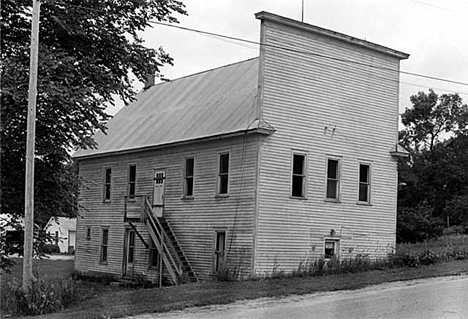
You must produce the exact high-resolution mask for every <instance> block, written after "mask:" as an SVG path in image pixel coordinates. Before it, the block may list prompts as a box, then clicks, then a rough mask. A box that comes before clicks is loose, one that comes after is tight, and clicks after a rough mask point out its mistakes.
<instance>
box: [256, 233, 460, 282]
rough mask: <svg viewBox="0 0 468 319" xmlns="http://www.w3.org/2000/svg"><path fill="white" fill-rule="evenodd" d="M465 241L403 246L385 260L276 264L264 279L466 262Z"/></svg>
mask: <svg viewBox="0 0 468 319" xmlns="http://www.w3.org/2000/svg"><path fill="white" fill-rule="evenodd" d="M467 244H468V241H467V240H466V238H453V237H451V238H442V239H439V240H431V241H427V242H425V243H418V244H403V245H400V247H398V249H397V251H396V252H392V253H389V254H387V255H386V256H385V257H378V258H371V257H370V256H369V254H357V255H355V256H353V257H349V258H337V257H332V258H329V259H325V258H324V257H323V256H322V257H320V258H316V259H309V260H303V261H301V262H300V263H299V265H298V266H297V268H296V269H293V270H292V271H291V272H285V271H284V270H280V269H279V265H277V264H276V263H275V265H274V267H273V270H272V271H271V272H270V274H269V275H266V276H264V277H263V278H264V279H278V278H289V277H306V276H322V275H331V274H345V273H357V272H366V271H370V270H385V269H392V268H402V267H420V266H424V265H433V264H435V263H438V262H447V261H450V260H464V259H468V245H467Z"/></svg>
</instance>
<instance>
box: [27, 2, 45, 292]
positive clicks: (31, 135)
mask: <svg viewBox="0 0 468 319" xmlns="http://www.w3.org/2000/svg"><path fill="white" fill-rule="evenodd" d="M40 5H41V3H40V1H39V0H33V13H32V27H31V57H30V64H29V96H28V127H27V139H26V177H25V194H24V251H23V255H24V258H23V291H25V292H29V283H30V282H31V280H32V279H33V271H32V256H33V244H34V149H35V138H36V96H37V64H38V51H39V7H40Z"/></svg>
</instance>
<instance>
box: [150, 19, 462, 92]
mask: <svg viewBox="0 0 468 319" xmlns="http://www.w3.org/2000/svg"><path fill="white" fill-rule="evenodd" d="M150 23H153V24H157V25H162V26H167V27H171V28H176V29H181V30H185V31H190V32H196V33H200V34H204V35H209V36H214V37H219V38H224V39H229V40H234V41H239V42H245V43H250V44H256V45H260V46H261V45H263V46H267V47H271V48H275V49H280V50H285V51H289V52H294V53H299V54H304V55H311V56H317V57H321V58H325V59H329V60H334V61H339V62H344V63H351V64H356V65H360V66H366V67H370V68H375V69H379V70H385V71H390V72H395V73H401V74H406V75H411V76H415V77H421V78H425V79H430V80H436V81H441V82H447V83H452V84H457V85H463V86H468V82H461V81H455V80H450V79H444V78H440V77H435V76H431V75H425V74H420V73H414V72H408V71H402V70H395V69H391V68H386V67H381V66H377V65H372V64H368V63H364V62H359V61H354V60H349V59H343V58H336V57H331V56H327V55H323V54H319V53H314V52H309V51H304V50H296V49H292V48H286V47H283V46H278V45H273V44H267V43H261V42H258V41H252V40H247V39H242V38H237V37H232V36H227V35H223V34H219V33H213V32H208V31H201V30H197V29H192V28H187V27H182V26H179V25H173V24H167V23H162V22H159V21H150Z"/></svg>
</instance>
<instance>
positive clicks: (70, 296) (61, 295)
mask: <svg viewBox="0 0 468 319" xmlns="http://www.w3.org/2000/svg"><path fill="white" fill-rule="evenodd" d="M86 291H88V290H85V289H84V288H83V286H82V285H81V283H80V282H77V281H75V280H73V279H71V278H54V279H49V278H48V277H42V278H40V277H39V276H38V274H37V273H36V275H35V278H34V279H33V280H32V281H31V283H30V284H29V292H28V293H27V294H26V293H25V292H24V291H23V289H22V283H21V282H20V281H19V280H18V279H16V278H13V280H11V281H10V282H9V283H8V288H7V293H6V294H5V297H4V300H3V303H4V306H5V309H6V310H7V311H9V312H12V313H14V314H15V315H26V316H31V315H41V314H46V313H51V312H55V311H58V310H61V309H64V308H66V307H68V306H69V305H70V304H72V303H73V302H79V301H81V300H83V299H84V298H85V297H86V296H87V293H86Z"/></svg>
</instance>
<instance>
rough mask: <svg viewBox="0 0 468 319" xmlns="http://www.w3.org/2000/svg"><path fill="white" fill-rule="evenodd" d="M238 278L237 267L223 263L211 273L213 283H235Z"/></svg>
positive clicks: (238, 268)
mask: <svg viewBox="0 0 468 319" xmlns="http://www.w3.org/2000/svg"><path fill="white" fill-rule="evenodd" d="M239 277H240V267H239V266H238V265H229V264H228V263H226V262H223V263H221V264H220V265H219V267H218V270H217V271H215V272H214V273H213V279H214V280H215V281H236V280H239Z"/></svg>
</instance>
